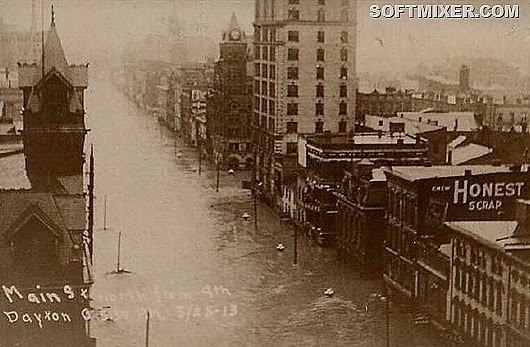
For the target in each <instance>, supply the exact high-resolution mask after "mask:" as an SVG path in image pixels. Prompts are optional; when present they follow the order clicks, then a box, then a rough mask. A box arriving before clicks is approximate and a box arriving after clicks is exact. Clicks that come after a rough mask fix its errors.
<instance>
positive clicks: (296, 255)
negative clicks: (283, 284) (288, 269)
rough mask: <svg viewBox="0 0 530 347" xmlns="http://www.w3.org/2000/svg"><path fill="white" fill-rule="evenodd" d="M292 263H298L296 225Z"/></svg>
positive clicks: (296, 228)
mask: <svg viewBox="0 0 530 347" xmlns="http://www.w3.org/2000/svg"><path fill="white" fill-rule="evenodd" d="M293 262H294V264H295V265H296V264H297V263H298V227H297V226H296V225H295V226H294V261H293Z"/></svg>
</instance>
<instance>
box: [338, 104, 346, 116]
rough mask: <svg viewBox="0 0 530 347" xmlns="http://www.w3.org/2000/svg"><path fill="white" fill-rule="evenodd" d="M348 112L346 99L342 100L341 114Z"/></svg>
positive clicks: (340, 105)
mask: <svg viewBox="0 0 530 347" xmlns="http://www.w3.org/2000/svg"><path fill="white" fill-rule="evenodd" d="M346 113H348V104H347V103H346V102H345V101H341V102H340V104H339V114H341V115H344V114H346Z"/></svg>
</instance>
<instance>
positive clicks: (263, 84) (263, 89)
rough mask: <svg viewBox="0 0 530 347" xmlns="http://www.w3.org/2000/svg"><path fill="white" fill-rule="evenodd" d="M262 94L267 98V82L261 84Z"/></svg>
mask: <svg viewBox="0 0 530 347" xmlns="http://www.w3.org/2000/svg"><path fill="white" fill-rule="evenodd" d="M261 94H262V95H263V96H267V82H265V81H262V82H261Z"/></svg>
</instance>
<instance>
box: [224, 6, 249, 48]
mask: <svg viewBox="0 0 530 347" xmlns="http://www.w3.org/2000/svg"><path fill="white" fill-rule="evenodd" d="M230 41H231V42H243V41H245V32H244V31H243V29H241V26H240V25H239V22H238V21H237V16H236V14H235V13H232V18H230V24H229V25H228V28H227V29H226V30H225V31H224V32H223V42H230Z"/></svg>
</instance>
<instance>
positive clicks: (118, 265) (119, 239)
mask: <svg viewBox="0 0 530 347" xmlns="http://www.w3.org/2000/svg"><path fill="white" fill-rule="evenodd" d="M120 253H121V231H120V232H119V233H118V261H117V263H116V272H117V273H120V272H121V266H120Z"/></svg>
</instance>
